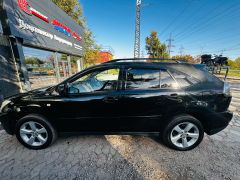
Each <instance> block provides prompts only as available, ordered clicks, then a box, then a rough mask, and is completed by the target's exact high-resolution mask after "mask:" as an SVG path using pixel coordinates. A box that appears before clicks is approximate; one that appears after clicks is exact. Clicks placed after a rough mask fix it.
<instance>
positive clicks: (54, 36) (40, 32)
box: [18, 19, 82, 50]
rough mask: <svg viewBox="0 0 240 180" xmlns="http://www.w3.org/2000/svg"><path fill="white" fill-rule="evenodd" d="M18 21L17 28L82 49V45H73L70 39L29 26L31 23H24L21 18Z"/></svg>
mask: <svg viewBox="0 0 240 180" xmlns="http://www.w3.org/2000/svg"><path fill="white" fill-rule="evenodd" d="M18 23H19V28H21V29H25V30H29V31H31V32H33V33H37V34H41V35H43V36H45V37H47V38H50V39H54V40H56V41H58V42H59V43H62V44H65V45H68V46H71V47H74V48H75V49H78V50H82V46H80V45H77V44H74V45H73V43H71V42H70V41H67V40H65V39H63V38H60V37H58V36H57V35H55V34H54V35H53V34H51V33H48V32H46V31H44V30H42V29H39V28H36V27H34V26H31V25H29V24H27V23H25V22H24V21H23V20H22V19H18Z"/></svg>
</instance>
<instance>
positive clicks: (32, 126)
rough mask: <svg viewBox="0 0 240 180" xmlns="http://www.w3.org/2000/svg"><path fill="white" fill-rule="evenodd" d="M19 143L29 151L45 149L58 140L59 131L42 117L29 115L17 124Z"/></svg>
mask: <svg viewBox="0 0 240 180" xmlns="http://www.w3.org/2000/svg"><path fill="white" fill-rule="evenodd" d="M15 132H16V137H17V139H18V141H19V142H20V143H21V144H22V145H24V146H25V147H27V148H29V149H34V150H39V149H45V148H47V147H48V146H50V145H51V144H53V142H54V141H55V140H56V139H57V131H56V129H55V128H54V127H53V126H52V125H51V123H50V122H49V121H48V120H47V119H46V118H45V117H43V116H40V115H35V114H33V115H27V116H25V117H23V118H21V119H20V120H19V121H17V123H16V129H15Z"/></svg>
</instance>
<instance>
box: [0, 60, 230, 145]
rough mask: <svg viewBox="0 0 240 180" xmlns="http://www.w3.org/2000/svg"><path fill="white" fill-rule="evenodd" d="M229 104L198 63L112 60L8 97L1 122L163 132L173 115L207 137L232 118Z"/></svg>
mask: <svg viewBox="0 0 240 180" xmlns="http://www.w3.org/2000/svg"><path fill="white" fill-rule="evenodd" d="M230 102H231V94H230V90H229V87H228V86H227V85H226V84H225V83H224V82H223V81H221V80H219V79H218V78H217V77H215V76H213V75H211V74H210V73H208V72H207V71H206V70H205V69H204V68H202V67H199V66H195V65H191V64H187V63H166V62H161V63H159V62H141V61H137V62H129V61H127V60H126V61H121V60H116V61H112V62H108V63H103V64H100V65H97V66H93V67H90V68H88V69H85V70H83V71H81V72H80V73H78V74H76V75H74V76H72V77H70V78H69V79H67V80H65V81H64V82H62V83H60V84H59V85H57V86H52V87H49V88H44V89H38V90H34V91H31V92H27V93H24V94H18V95H15V96H12V97H9V98H7V99H6V100H5V101H4V102H3V104H2V107H1V114H0V120H1V122H2V125H3V127H4V129H5V130H6V131H7V132H8V133H9V134H12V135H13V134H16V133H17V131H18V129H17V128H16V124H17V123H18V121H19V120H20V119H22V118H24V117H26V116H29V115H34V116H39V117H42V118H44V119H45V120H47V121H48V122H49V123H50V124H51V125H52V127H53V128H54V129H55V130H56V132H82V133H102V134H114V133H123V134H130V133H131V134H132V133H159V132H164V131H165V129H166V127H167V126H168V125H169V123H170V122H171V120H172V119H173V118H176V117H179V116H184V117H185V116H188V117H192V118H195V119H196V120H197V121H199V124H201V127H202V129H203V131H204V132H206V133H207V134H208V135H212V134H215V133H217V132H219V131H221V130H223V129H224V128H225V127H227V126H228V124H229V122H230V120H231V119H232V113H231V112H229V111H228V107H229V105H230ZM33 119H34V118H33ZM181 126H182V125H181ZM197 132H198V130H197ZM179 137H180V136H179ZM179 142H180V141H179ZM28 147H29V146H28ZM172 147H173V146H172ZM30 148H31V147H30ZM173 148H175V149H179V150H188V149H191V148H193V147H190V148H182V149H181V148H176V147H173Z"/></svg>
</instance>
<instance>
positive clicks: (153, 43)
mask: <svg viewBox="0 0 240 180" xmlns="http://www.w3.org/2000/svg"><path fill="white" fill-rule="evenodd" d="M146 50H147V52H148V54H149V57H150V58H169V54H168V52H167V46H166V45H165V44H164V43H161V42H160V40H159V38H158V34H157V32H155V31H153V32H151V34H150V36H149V37H147V38H146Z"/></svg>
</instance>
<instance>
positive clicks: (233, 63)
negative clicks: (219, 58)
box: [228, 57, 240, 68]
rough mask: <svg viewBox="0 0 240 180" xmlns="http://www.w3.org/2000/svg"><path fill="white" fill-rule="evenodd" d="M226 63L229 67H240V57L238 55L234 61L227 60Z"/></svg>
mask: <svg viewBox="0 0 240 180" xmlns="http://www.w3.org/2000/svg"><path fill="white" fill-rule="evenodd" d="M228 65H229V66H230V67H231V68H240V57H238V58H237V59H235V61H233V60H228Z"/></svg>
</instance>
